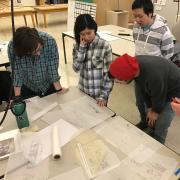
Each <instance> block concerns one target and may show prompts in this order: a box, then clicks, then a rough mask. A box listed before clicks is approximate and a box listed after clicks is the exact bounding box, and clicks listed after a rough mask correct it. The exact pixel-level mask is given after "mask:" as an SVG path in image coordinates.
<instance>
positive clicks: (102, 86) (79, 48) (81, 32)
mask: <svg viewBox="0 0 180 180" xmlns="http://www.w3.org/2000/svg"><path fill="white" fill-rule="evenodd" d="M96 32H97V24H96V22H95V21H94V19H93V18H92V17H91V16H90V15H89V14H81V15H79V16H78V17H77V18H76V22H75V26H74V34H75V40H76V43H75V44H74V48H73V69H74V71H75V72H80V79H79V88H80V90H82V91H83V92H85V93H86V94H88V95H89V96H91V97H93V98H94V99H96V100H97V104H98V105H99V106H106V105H107V101H108V97H109V94H110V92H111V90H112V87H113V80H112V79H110V78H109V74H108V70H109V65H110V63H111V62H112V49H111V46H110V44H109V43H108V42H107V41H106V40H104V39H102V38H101V37H100V36H99V35H98V34H97V33H96Z"/></svg>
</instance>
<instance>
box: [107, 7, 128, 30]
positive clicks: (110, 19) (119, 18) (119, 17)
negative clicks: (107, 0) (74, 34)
mask: <svg viewBox="0 0 180 180" xmlns="http://www.w3.org/2000/svg"><path fill="white" fill-rule="evenodd" d="M128 21H129V12H128V11H123V10H111V11H107V12H106V24H112V25H117V26H121V27H125V28H128Z"/></svg>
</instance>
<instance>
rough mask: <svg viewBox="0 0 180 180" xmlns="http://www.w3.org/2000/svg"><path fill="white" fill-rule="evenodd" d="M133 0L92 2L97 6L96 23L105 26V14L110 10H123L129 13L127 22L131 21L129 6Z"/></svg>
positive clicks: (99, 0)
mask: <svg viewBox="0 0 180 180" xmlns="http://www.w3.org/2000/svg"><path fill="white" fill-rule="evenodd" d="M133 1H134V0H93V3H96V4H97V12H96V22H97V24H98V25H99V26H100V25H105V24H106V12H107V11H110V10H124V11H128V12H129V20H128V21H129V22H132V21H133V18H132V10H131V5H132V3H133Z"/></svg>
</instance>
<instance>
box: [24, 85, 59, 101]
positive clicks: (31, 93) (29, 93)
mask: <svg viewBox="0 0 180 180" xmlns="http://www.w3.org/2000/svg"><path fill="white" fill-rule="evenodd" d="M55 92H56V90H55V88H54V86H53V84H51V86H50V87H49V89H48V90H47V92H46V93H42V92H39V93H37V92H34V91H32V90H31V89H29V88H28V87H27V86H25V85H23V86H22V87H21V96H22V98H23V99H28V98H31V97H34V96H39V97H44V96H48V95H50V94H53V93H55Z"/></svg>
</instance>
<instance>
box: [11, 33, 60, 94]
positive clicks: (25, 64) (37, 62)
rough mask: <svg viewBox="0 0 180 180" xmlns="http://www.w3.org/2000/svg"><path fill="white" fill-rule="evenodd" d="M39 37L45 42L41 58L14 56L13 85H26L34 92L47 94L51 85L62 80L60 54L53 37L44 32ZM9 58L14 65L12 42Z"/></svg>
mask: <svg viewBox="0 0 180 180" xmlns="http://www.w3.org/2000/svg"><path fill="white" fill-rule="evenodd" d="M39 36H40V37H41V38H42V39H43V42H44V45H43V47H42V49H41V54H40V56H32V55H29V56H22V57H19V56H14V79H13V85H14V86H16V87H21V86H22V85H25V86H27V87H28V88H29V89H31V90H32V91H34V92H37V93H38V92H43V93H46V92H47V90H48V89H49V87H50V85H51V84H52V83H53V82H57V81H59V79H60V76H59V74H58V66H59V54H58V48H57V44H56V42H55V40H54V38H53V37H51V36H50V35H48V34H47V33H44V32H39ZM8 56H9V60H10V63H11V64H12V61H13V42H12V41H11V42H10V43H9V45H8Z"/></svg>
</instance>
